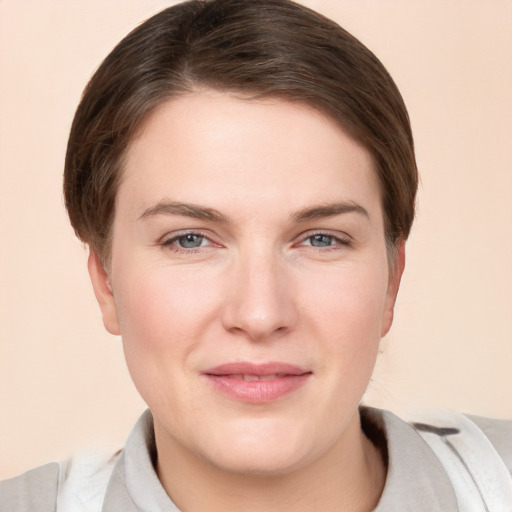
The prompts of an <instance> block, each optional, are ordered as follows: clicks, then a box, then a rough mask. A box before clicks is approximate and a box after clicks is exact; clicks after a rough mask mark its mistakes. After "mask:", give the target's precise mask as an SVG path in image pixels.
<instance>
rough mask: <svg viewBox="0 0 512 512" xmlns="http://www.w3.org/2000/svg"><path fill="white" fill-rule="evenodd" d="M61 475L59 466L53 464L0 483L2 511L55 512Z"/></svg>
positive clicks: (0, 508) (0, 506) (0, 507)
mask: <svg viewBox="0 0 512 512" xmlns="http://www.w3.org/2000/svg"><path fill="white" fill-rule="evenodd" d="M59 473H60V468H59V464H57V463H55V462H53V463H50V464H46V465H44V466H40V467H38V468H35V469H32V470H30V471H27V472H26V473H24V474H22V475H20V476H17V477H15V478H10V479H8V480H4V481H2V482H0V511H1V512H47V511H48V512H53V511H54V510H55V506H56V502H57V490H58V486H59Z"/></svg>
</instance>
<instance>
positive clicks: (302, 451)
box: [203, 420, 311, 476]
mask: <svg viewBox="0 0 512 512" xmlns="http://www.w3.org/2000/svg"><path fill="white" fill-rule="evenodd" d="M280 423H281V422H277V423H276V422H269V421H265V420H263V421H254V420H252V421H251V422H247V423H246V424H245V422H240V424H238V425H236V427H235V428H233V426H232V428H227V429H226V430H225V431H223V432H222V434H219V435H216V436H213V439H211V441H210V442H209V443H208V445H209V449H208V450H207V452H209V453H208V456H207V458H209V459H210V462H211V463H212V464H213V465H214V466H216V467H217V468H219V469H222V470H224V471H229V472H232V473H238V474H243V475H254V476H277V475H284V474H287V473H290V472H292V471H294V470H296V469H299V468H300V467H301V466H302V465H303V464H305V463H306V462H307V459H309V457H308V452H310V451H311V450H308V449H307V447H308V445H310V444H311V443H308V440H307V437H308V436H307V435H304V434H305V433H304V432H303V431H302V432H301V429H298V428H297V427H296V426H295V428H290V426H289V425H288V426H285V425H283V424H280ZM211 447H215V450H214V451H212V450H211ZM203 456H204V455H203Z"/></svg>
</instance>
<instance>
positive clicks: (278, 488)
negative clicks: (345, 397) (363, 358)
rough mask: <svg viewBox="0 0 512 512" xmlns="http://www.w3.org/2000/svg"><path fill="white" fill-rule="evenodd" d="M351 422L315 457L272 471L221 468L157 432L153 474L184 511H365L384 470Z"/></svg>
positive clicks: (373, 501)
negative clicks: (284, 470)
mask: <svg viewBox="0 0 512 512" xmlns="http://www.w3.org/2000/svg"><path fill="white" fill-rule="evenodd" d="M353 423H354V425H353V426H349V427H348V428H347V430H346V431H345V432H344V433H343V436H341V437H340V439H339V440H338V441H337V442H336V443H335V446H333V447H332V448H331V449H330V450H329V451H328V452H327V453H325V454H324V455H322V456H321V457H320V458H318V459H316V460H315V461H313V462H311V463H309V464H306V465H304V466H302V467H300V468H298V469H294V470H292V471H290V472H287V473H286V474H277V475H276V474H272V475H261V474H260V475H254V474H239V473H234V472H230V471H226V470H224V469H222V468H218V467H215V466H214V465H212V464H210V463H208V462H206V461H205V460H203V459H201V458H199V457H197V456H195V455H194V454H191V452H190V451H188V450H187V449H186V448H184V447H183V446H181V445H179V444H178V443H176V442H174V441H173V440H169V439H165V438H164V437H162V436H159V435H158V434H157V447H158V463H157V471H158V476H159V478H160V481H161V482H162V485H163V487H164V489H165V490H166V492H167V494H168V495H169V496H171V497H172V499H173V501H174V503H175V504H176V505H177V506H178V507H179V508H180V510H186V511H187V512H196V511H203V510H208V511H210V512H218V511H219V512H220V511H222V512H230V511H239V510H244V511H247V512H255V511H261V510H266V511H268V512H273V511H276V512H277V511H279V512H288V511H292V510H293V511H294V512H301V511H310V510H322V511H325V512H330V511H332V512H334V511H340V510H350V511H351V512H352V511H354V512H359V511H360V512H368V511H371V510H373V509H374V508H375V506H376V505H377V502H378V500H379V497H380V495H381V493H382V489H383V488H384V482H385V478H386V468H385V463H384V459H383V456H382V454H381V453H380V451H379V450H378V449H377V448H376V447H375V446H374V445H373V444H372V442H371V441H370V440H368V439H367V438H366V436H365V435H364V434H363V432H362V430H361V427H360V424H359V421H356V422H353ZM159 437H160V439H159Z"/></svg>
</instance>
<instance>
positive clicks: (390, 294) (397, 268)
mask: <svg viewBox="0 0 512 512" xmlns="http://www.w3.org/2000/svg"><path fill="white" fill-rule="evenodd" d="M390 257H391V258H392V260H391V261H390V262H389V277H388V289H387V292H386V301H385V303H384V314H383V318H382V331H381V337H384V336H386V334H387V333H388V332H389V329H391V324H392V323H393V316H394V311H395V302H396V296H397V295H398V289H399V288H400V281H401V279H402V274H403V272H404V268H405V241H404V240H400V241H398V242H397V244H396V247H395V249H394V251H393V255H391V256H390Z"/></svg>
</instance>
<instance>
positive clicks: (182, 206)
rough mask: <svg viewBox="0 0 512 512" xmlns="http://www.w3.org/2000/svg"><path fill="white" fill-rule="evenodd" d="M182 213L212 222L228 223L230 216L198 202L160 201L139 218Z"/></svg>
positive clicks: (182, 214)
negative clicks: (197, 203)
mask: <svg viewBox="0 0 512 512" xmlns="http://www.w3.org/2000/svg"><path fill="white" fill-rule="evenodd" d="M161 214H166V215H181V216H184V217H192V218H194V219H199V220H208V221H210V222H218V223H227V221H228V218H227V217H226V216H225V215H223V214H222V213H220V212H219V211H218V210H215V209H214V208H208V207H206V206H199V205H196V204H189V203H180V202H176V201H160V202H159V203H157V204H156V205H155V206H152V207H151V208H148V209H147V210H144V212H143V213H142V215H141V216H140V217H139V219H146V218H148V217H152V216H153V215H161Z"/></svg>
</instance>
